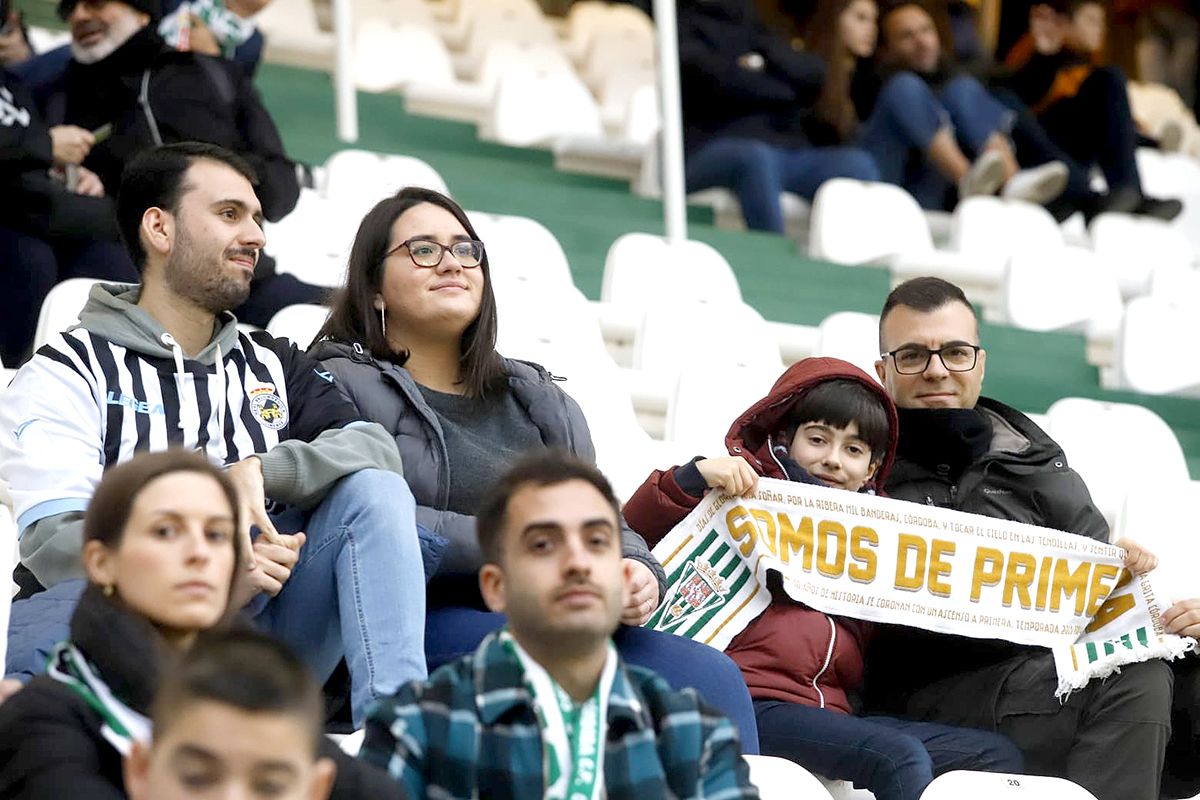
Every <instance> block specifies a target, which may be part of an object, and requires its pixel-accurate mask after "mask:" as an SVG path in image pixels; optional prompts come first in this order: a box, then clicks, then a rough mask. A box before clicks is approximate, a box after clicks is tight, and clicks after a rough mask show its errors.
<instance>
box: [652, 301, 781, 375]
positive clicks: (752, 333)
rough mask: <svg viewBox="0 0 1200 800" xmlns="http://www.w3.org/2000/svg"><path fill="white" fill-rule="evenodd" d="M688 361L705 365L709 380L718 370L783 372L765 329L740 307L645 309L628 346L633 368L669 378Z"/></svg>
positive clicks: (736, 304) (731, 304) (776, 346)
mask: <svg viewBox="0 0 1200 800" xmlns="http://www.w3.org/2000/svg"><path fill="white" fill-rule="evenodd" d="M684 342H686V346H681V343H684ZM685 351H686V352H685ZM689 361H697V362H699V363H704V364H709V365H711V366H712V367H713V368H714V373H713V375H714V379H718V376H719V375H720V370H721V369H722V368H724V367H744V368H749V369H759V370H766V371H768V372H774V373H775V374H776V375H778V374H779V373H781V372H782V371H783V359H782V358H781V357H780V355H779V344H778V343H777V342H776V340H775V337H774V335H773V333H772V331H771V328H770V327H769V326H768V325H767V322H766V320H764V319H763V318H762V315H761V314H759V313H758V312H757V311H755V310H754V309H753V308H751V307H750V306H749V305H747V304H745V303H742V302H728V303H671V304H669V305H659V306H653V307H651V308H648V309H646V315H645V317H643V319H642V329H641V331H639V333H638V336H637V339H636V341H635V342H634V355H633V365H634V367H636V368H638V369H641V370H644V371H646V372H648V373H650V374H652V375H674V374H675V373H677V372H678V371H679V370H680V369H682V368H683V365H684V364H686V363H688V362H689Z"/></svg>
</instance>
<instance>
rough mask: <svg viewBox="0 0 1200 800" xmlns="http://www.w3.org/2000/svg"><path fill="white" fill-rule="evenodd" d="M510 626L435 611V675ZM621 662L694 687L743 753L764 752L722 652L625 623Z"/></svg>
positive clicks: (430, 619) (429, 624)
mask: <svg viewBox="0 0 1200 800" xmlns="http://www.w3.org/2000/svg"><path fill="white" fill-rule="evenodd" d="M503 624H504V615H503V614H493V613H491V612H489V611H479V610H476V609H473V608H463V607H444V608H431V609H429V611H428V612H427V613H426V616H425V661H426V664H427V665H428V667H429V671H430V672H433V671H434V670H435V669H437V668H438V667H440V666H441V665H442V664H445V663H446V662H448V661H452V660H454V659H456V658H459V657H460V656H464V655H466V654H467V653H470V652H473V651H474V650H475V648H476V647H478V646H479V643H480V642H481V641H483V637H485V636H487V635H488V634H489V633H491V632H492V631H495V630H499V629H500V626H502V625H503ZM613 643H614V644H616V646H617V650H618V652H620V654H621V658H623V659H625V660H626V661H627V662H629V663H630V664H635V665H637V666H639V667H644V668H646V669H651V670H654V671H655V672H657V673H658V674H659V675H661V676H663V678H665V679H666V680H667V683H669V684H671V686H672V687H674V688H675V689H683V688H686V687H692V688H694V689H695V690H696V692H697V693H699V695H700V696H701V697H703V698H704V699H705V701H707V702H708V703H709V705H712V706H714V707H715V708H717V709H720V710H721V711H722V712H723V713H724V714H725V715H726V716H727V717H729V719H730V720H731V721H732V722H733V724H734V725H735V726H736V727H737V729H738V734H739V736H740V737H741V741H742V752H743V753H749V754H751V755H756V754H757V753H758V730H757V728H756V727H755V725H754V708H753V706H752V705H751V703H750V692H749V690H747V689H746V684H745V682H744V681H743V680H742V673H741V670H739V669H738V668H737V665H736V664H734V663H733V661H732V660H730V658H729V656H727V655H725V654H724V653H722V652H721V651H719V650H717V649H715V648H712V647H709V646H708V645H705V644H700V643H699V642H693V641H692V640H690V639H685V638H683V637H682V636H675V635H673V634H670V633H660V632H659V631H652V630H648V629H646V628H631V627H629V626H628V625H622V626H621V627H620V628H618V629H617V632H616V634H615V635H614V636H613Z"/></svg>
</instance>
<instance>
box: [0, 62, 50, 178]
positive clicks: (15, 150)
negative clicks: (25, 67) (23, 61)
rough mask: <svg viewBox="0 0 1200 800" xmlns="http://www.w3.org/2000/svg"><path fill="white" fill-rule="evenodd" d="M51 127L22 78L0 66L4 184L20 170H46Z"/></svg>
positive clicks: (0, 157) (0, 167)
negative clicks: (43, 118)
mask: <svg viewBox="0 0 1200 800" xmlns="http://www.w3.org/2000/svg"><path fill="white" fill-rule="evenodd" d="M51 155H52V148H51V143H50V129H49V128H48V127H47V126H46V124H45V122H43V121H42V118H41V115H39V114H38V111H37V107H36V105H35V104H34V102H33V96H32V95H31V94H30V93H29V90H28V89H26V88H25V85H24V84H23V83H22V82H21V80H20V79H19V78H18V77H17V76H16V75H14V74H12V73H11V72H8V71H7V70H4V69H0V182H3V185H5V186H7V185H9V184H10V181H12V180H15V179H16V178H17V177H18V176H19V175H20V174H21V173H23V172H28V171H30V170H35V169H49V167H50V164H51Z"/></svg>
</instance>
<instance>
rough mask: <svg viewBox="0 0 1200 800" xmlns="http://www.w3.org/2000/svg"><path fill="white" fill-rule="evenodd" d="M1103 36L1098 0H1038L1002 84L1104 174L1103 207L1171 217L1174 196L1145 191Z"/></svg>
mask: <svg viewBox="0 0 1200 800" xmlns="http://www.w3.org/2000/svg"><path fill="white" fill-rule="evenodd" d="M1104 40H1105V11H1104V6H1103V4H1101V3H1100V2H1099V1H1098V0H1050V2H1048V3H1041V4H1039V5H1036V6H1034V7H1033V8H1032V9H1031V10H1030V12H1029V32H1028V33H1027V34H1026V35H1025V36H1024V37H1023V38H1022V39H1021V40H1020V41H1018V42H1017V44H1016V45H1014V47H1013V49H1012V50H1011V51H1010V52H1009V54H1008V58H1007V59H1006V63H1007V66H1008V67H1009V68H1010V69H1012V70H1013V72H1012V74H1011V75H1010V76H1009V77H1008V79H1007V80H1006V81H1005V83H1006V84H1007V85H1008V86H1009V87H1011V88H1012V90H1013V91H1014V92H1015V93H1016V95H1017V96H1018V97H1019V98H1020V99H1021V101H1022V102H1023V103H1025V104H1026V105H1028V106H1029V108H1030V110H1032V111H1033V113H1034V114H1035V115H1036V116H1037V118H1038V121H1039V122H1040V123H1041V124H1042V126H1043V127H1044V128H1045V129H1046V132H1047V133H1048V134H1049V135H1050V138H1051V139H1053V140H1054V142H1055V143H1056V144H1057V145H1058V146H1060V147H1061V148H1062V149H1063V150H1065V151H1066V152H1067V153H1068V154H1069V155H1070V156H1071V158H1072V159H1073V160H1074V161H1075V162H1077V163H1078V164H1079V165H1081V166H1082V167H1084V168H1090V167H1091V166H1092V165H1096V166H1098V167H1099V168H1100V170H1101V172H1103V173H1104V179H1105V181H1106V182H1107V184H1108V196H1107V197H1106V198H1105V199H1104V201H1103V202H1102V204H1101V209H1100V210H1113V211H1125V212H1132V213H1136V214H1145V215H1147V216H1152V217H1158V218H1160V219H1173V218H1174V217H1176V216H1178V215H1179V212H1180V211H1181V210H1182V209H1183V206H1182V204H1181V203H1180V202H1179V201H1178V200H1174V199H1171V200H1160V199H1157V198H1151V197H1146V196H1145V195H1144V194H1143V193H1142V185H1141V178H1140V177H1139V175H1138V168H1137V160H1136V159H1135V158H1134V151H1135V149H1136V148H1137V145H1138V134H1137V130H1136V127H1135V125H1134V121H1133V116H1132V114H1131V112H1130V107H1129V95H1128V90H1127V88H1126V85H1125V76H1124V75H1123V74H1122V73H1121V71H1120V70H1119V69H1117V68H1116V67H1112V66H1103V65H1102V51H1103V49H1104Z"/></svg>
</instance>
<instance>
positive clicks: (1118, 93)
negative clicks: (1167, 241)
mask: <svg viewBox="0 0 1200 800" xmlns="http://www.w3.org/2000/svg"><path fill="white" fill-rule="evenodd" d="M1039 120H1040V121H1041V123H1042V126H1043V127H1044V128H1045V129H1046V132H1047V133H1048V134H1050V138H1051V139H1053V140H1054V142H1055V143H1056V144H1057V145H1058V146H1059V147H1061V148H1062V149H1063V150H1064V151H1066V153H1067V154H1068V155H1069V156H1071V158H1073V159H1074V160H1075V161H1077V162H1079V163H1080V164H1082V165H1083V166H1085V167H1090V166H1091V165H1093V164H1095V165H1096V166H1098V167H1100V171H1101V172H1103V173H1104V180H1105V181H1106V182H1107V183H1108V188H1109V191H1113V190H1115V189H1121V188H1126V187H1129V188H1133V189H1135V190H1137V191H1138V192H1139V193H1140V192H1141V188H1142V182H1141V179H1140V177H1139V176H1138V168H1137V160H1136V159H1135V158H1134V151H1135V150H1136V149H1137V141H1138V140H1137V130H1136V129H1135V127H1134V124H1133V115H1132V113H1131V112H1130V110H1129V90H1128V88H1127V87H1126V85H1125V76H1124V75H1123V74H1122V73H1121V71H1120V70H1119V69H1117V68H1116V67H1099V68H1097V69H1094V70H1092V72H1091V74H1090V75H1088V77H1087V80H1085V81H1084V82H1083V84H1082V85H1081V86H1080V87H1079V91H1078V92H1077V93H1076V94H1075V96H1074V97H1068V98H1064V99H1062V100H1059V101H1058V102H1056V103H1054V104H1053V105H1052V106H1050V107H1049V108H1048V109H1046V110H1045V111H1044V112H1042V114H1041V116H1040V117H1039Z"/></svg>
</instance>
